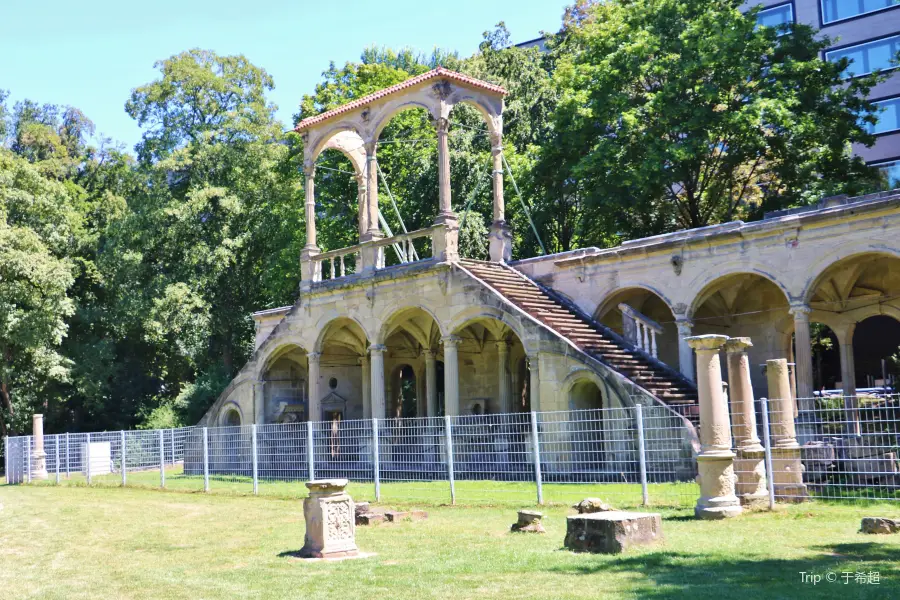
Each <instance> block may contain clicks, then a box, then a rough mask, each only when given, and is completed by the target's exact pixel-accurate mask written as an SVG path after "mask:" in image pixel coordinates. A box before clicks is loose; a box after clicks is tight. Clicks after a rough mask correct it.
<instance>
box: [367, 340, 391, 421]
mask: <svg viewBox="0 0 900 600" xmlns="http://www.w3.org/2000/svg"><path fill="white" fill-rule="evenodd" d="M385 350H387V347H385V346H383V345H381V344H372V345H371V346H369V356H370V357H371V365H370V371H371V377H372V390H371V392H370V394H371V396H372V418H373V419H383V418H384V413H385V402H384V352H385Z"/></svg>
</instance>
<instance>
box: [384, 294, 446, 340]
mask: <svg viewBox="0 0 900 600" xmlns="http://www.w3.org/2000/svg"><path fill="white" fill-rule="evenodd" d="M416 312H421V313H424V315H427V316H428V317H430V318H431V321H432V322H433V323H434V326H435V327H437V335H438V336H439V338H441V337H444V336H446V335H448V334H449V332H448V331H447V330H446V329H445V328H444V327H443V325H442V323H441V321H440V320H439V319H438V318H437V315H435V313H434V311H432V310H431V309H430V308H427V307H425V306H423V305H422V304H407V303H403V302H402V301H401V302H393V303H391V304H389V305H388V306H387V307H385V309H384V310H383V311H381V314H382V315H386V316H383V317H382V318H381V319H380V320H381V327H380V328H379V329H378V333H377V334H376V335H375V337H374V338H373V340H374V342H373V343H375V344H384V343H385V341H386V340H387V338H388V337H390V336H391V334H392V333H394V331H395V330H396V329H397V328H398V327H400V326H402V324H403V322H404V321H407V320H408V317H409V315H410V313H416ZM428 333H429V332H423V334H418V332H416V337H417V338H420V339H418V340H417V341H419V343H420V345H421V346H422V347H423V348H432V346H433V345H434V342H436V341H437V342H439V341H440V339H439V338H438V339H437V340H434V339H426V338H427V337H428ZM423 342H430V343H423Z"/></svg>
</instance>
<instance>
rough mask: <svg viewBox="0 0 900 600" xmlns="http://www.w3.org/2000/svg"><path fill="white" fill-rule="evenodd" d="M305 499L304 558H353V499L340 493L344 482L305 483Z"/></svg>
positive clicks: (354, 528) (301, 552)
mask: <svg viewBox="0 0 900 600" xmlns="http://www.w3.org/2000/svg"><path fill="white" fill-rule="evenodd" d="M306 487H307V488H309V498H307V499H305V500H304V501H303V516H304V517H305V518H306V540H305V543H304V545H303V548H302V549H301V550H300V556H302V557H304V558H344V557H348V556H357V555H358V554H359V549H358V548H357V547H356V523H355V521H354V509H353V499H352V498H351V497H350V496H349V495H348V494H347V492H345V491H344V488H346V487H347V480H346V479H323V480H319V481H309V482H307V483H306Z"/></svg>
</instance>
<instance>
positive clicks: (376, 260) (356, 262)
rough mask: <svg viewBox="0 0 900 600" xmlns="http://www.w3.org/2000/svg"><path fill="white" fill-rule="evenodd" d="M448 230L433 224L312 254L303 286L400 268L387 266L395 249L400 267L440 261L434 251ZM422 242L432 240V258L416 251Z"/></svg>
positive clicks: (305, 270) (453, 233)
mask: <svg viewBox="0 0 900 600" xmlns="http://www.w3.org/2000/svg"><path fill="white" fill-rule="evenodd" d="M447 230H448V227H447V226H446V225H433V226H431V227H426V228H424V229H418V230H416V231H410V232H408V233H401V234H398V235H394V236H392V237H388V238H379V239H374V240H371V241H367V242H362V243H360V244H357V245H355V246H350V247H347V248H340V249H338V250H331V251H329V252H322V253H318V254H311V255H310V256H309V257H308V259H307V262H308V264H307V265H304V266H305V268H304V269H303V281H302V282H301V283H303V284H306V285H309V284H315V283H319V282H322V281H327V280H334V279H340V278H342V277H348V276H350V275H355V274H372V273H373V272H374V271H380V270H383V269H385V268H390V266H397V265H390V266H386V261H385V252H386V251H387V249H388V248H393V251H394V255H395V256H396V258H397V262H398V263H399V264H400V265H404V264H409V263H414V262H425V261H429V260H439V259H440V258H441V257H440V255H439V253H436V252H435V251H434V249H435V247H436V242H438V243H437V246H438V247H440V246H441V244H440V243H439V242H440V241H441V240H438V237H442V238H446V237H447V236H448V231H447ZM455 234H456V230H453V231H452V234H451V235H454V236H455ZM421 239H428V240H429V242H430V243H429V244H427V246H428V247H429V248H430V250H431V254H430V255H429V256H424V255H423V253H422V252H421V251H420V250H419V249H417V248H416V245H415V242H416V241H417V240H421ZM454 241H455V240H454ZM421 246H424V245H420V247H421Z"/></svg>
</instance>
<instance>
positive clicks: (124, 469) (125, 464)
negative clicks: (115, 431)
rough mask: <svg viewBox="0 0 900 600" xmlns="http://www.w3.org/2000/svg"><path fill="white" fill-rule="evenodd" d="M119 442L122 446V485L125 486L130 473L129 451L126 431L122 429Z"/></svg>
mask: <svg viewBox="0 0 900 600" xmlns="http://www.w3.org/2000/svg"><path fill="white" fill-rule="evenodd" d="M119 444H120V445H121V446H122V452H120V454H121V455H122V487H125V484H126V477H127V475H126V474H127V473H128V453H127V452H126V450H125V431H124V430H122V431H120V432H119Z"/></svg>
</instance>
